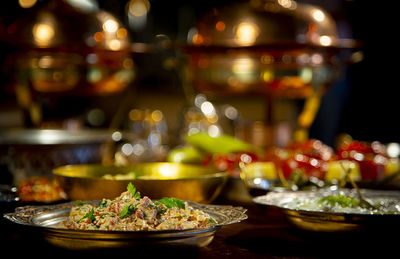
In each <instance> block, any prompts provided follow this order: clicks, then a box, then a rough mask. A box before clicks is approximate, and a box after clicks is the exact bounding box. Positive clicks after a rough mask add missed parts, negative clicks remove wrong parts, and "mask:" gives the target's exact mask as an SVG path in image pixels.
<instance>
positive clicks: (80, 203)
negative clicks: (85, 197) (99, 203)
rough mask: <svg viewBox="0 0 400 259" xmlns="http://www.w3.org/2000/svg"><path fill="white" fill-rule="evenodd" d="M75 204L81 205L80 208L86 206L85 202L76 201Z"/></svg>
mask: <svg viewBox="0 0 400 259" xmlns="http://www.w3.org/2000/svg"><path fill="white" fill-rule="evenodd" d="M74 203H75V205H79V206H80V205H84V204H86V203H85V202H83V201H81V200H76V201H74Z"/></svg>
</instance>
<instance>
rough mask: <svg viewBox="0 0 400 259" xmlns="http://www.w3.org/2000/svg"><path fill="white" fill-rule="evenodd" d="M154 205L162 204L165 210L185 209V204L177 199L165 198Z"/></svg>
mask: <svg viewBox="0 0 400 259" xmlns="http://www.w3.org/2000/svg"><path fill="white" fill-rule="evenodd" d="M155 203H156V204H160V203H162V204H164V205H165V206H166V207H167V208H173V207H178V208H180V209H185V203H184V202H183V201H182V200H180V199H178V198H167V197H164V198H162V199H161V200H159V201H156V202H155Z"/></svg>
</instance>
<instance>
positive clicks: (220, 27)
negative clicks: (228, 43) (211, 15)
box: [215, 21, 226, 31]
mask: <svg viewBox="0 0 400 259" xmlns="http://www.w3.org/2000/svg"><path fill="white" fill-rule="evenodd" d="M225 28H226V25H225V23H224V22H223V21H218V22H217V23H216V24H215V29H216V30H217V31H224V30H225Z"/></svg>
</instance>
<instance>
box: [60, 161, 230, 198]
mask: <svg viewBox="0 0 400 259" xmlns="http://www.w3.org/2000/svg"><path fill="white" fill-rule="evenodd" d="M53 172H54V175H55V178H56V179H57V180H58V181H59V182H60V185H61V187H62V188H63V190H64V191H65V193H66V194H67V196H68V198H69V199H70V200H97V199H102V198H114V197H116V196H118V195H119V194H120V193H121V192H123V191H125V190H126V186H127V184H128V183H129V182H132V183H133V184H134V185H135V187H136V188H137V190H138V191H139V192H140V193H141V194H142V195H146V196H149V197H152V198H153V199H161V198H163V197H176V198H179V199H182V200H190V201H194V202H199V203H210V202H211V201H212V200H214V199H215V198H216V197H217V196H218V194H219V193H220V192H221V190H222V188H223V186H224V185H225V183H226V180H227V178H228V174H227V173H226V172H221V171H218V170H216V169H212V168H206V167H202V166H195V165H187V164H180V163H167V162H152V163H137V164H132V165H129V166H103V165H100V164H90V165H67V166H62V167H58V168H56V169H54V171H53ZM128 173H129V174H132V177H130V178H129V177H122V178H119V177H118V176H124V175H126V174H128ZM105 175H107V177H104V176H105Z"/></svg>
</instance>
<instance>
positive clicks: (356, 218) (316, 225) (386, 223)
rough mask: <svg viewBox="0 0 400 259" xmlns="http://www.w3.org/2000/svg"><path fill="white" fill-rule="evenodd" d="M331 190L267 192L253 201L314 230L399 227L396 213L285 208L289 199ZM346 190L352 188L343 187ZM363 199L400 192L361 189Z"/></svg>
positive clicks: (398, 195) (394, 196) (318, 195)
mask: <svg viewBox="0 0 400 259" xmlns="http://www.w3.org/2000/svg"><path fill="white" fill-rule="evenodd" d="M333 191H334V190H330V189H321V190H318V191H297V192H293V191H284V192H270V193H268V194H266V195H263V196H258V197H255V198H254V199H253V201H254V202H255V203H257V204H261V205H267V206H272V207H277V208H279V209H280V210H281V211H282V212H283V214H284V215H285V216H286V217H287V219H288V220H289V222H290V223H292V224H293V225H294V226H295V227H297V228H300V229H303V230H307V231H316V232H349V231H355V230H356V231H358V230H363V231H364V230H365V231H369V230H373V231H384V230H387V229H399V228H400V214H384V213H382V214H372V213H371V214H367V213H361V212H360V213H356V212H351V213H350V212H324V211H321V210H305V209H304V210H303V209H293V208H288V207H287V206H286V205H285V204H286V203H287V202H290V201H292V200H293V199H310V198H321V197H323V196H327V195H330V194H333V193H332V192H333ZM343 191H344V192H345V193H346V192H351V191H352V190H349V189H344V190H343ZM361 192H362V194H363V195H364V196H365V198H367V199H368V198H369V199H371V198H374V197H375V198H377V197H384V198H391V199H396V200H398V201H399V204H400V192H398V191H382V190H367V189H362V190H361Z"/></svg>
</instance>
